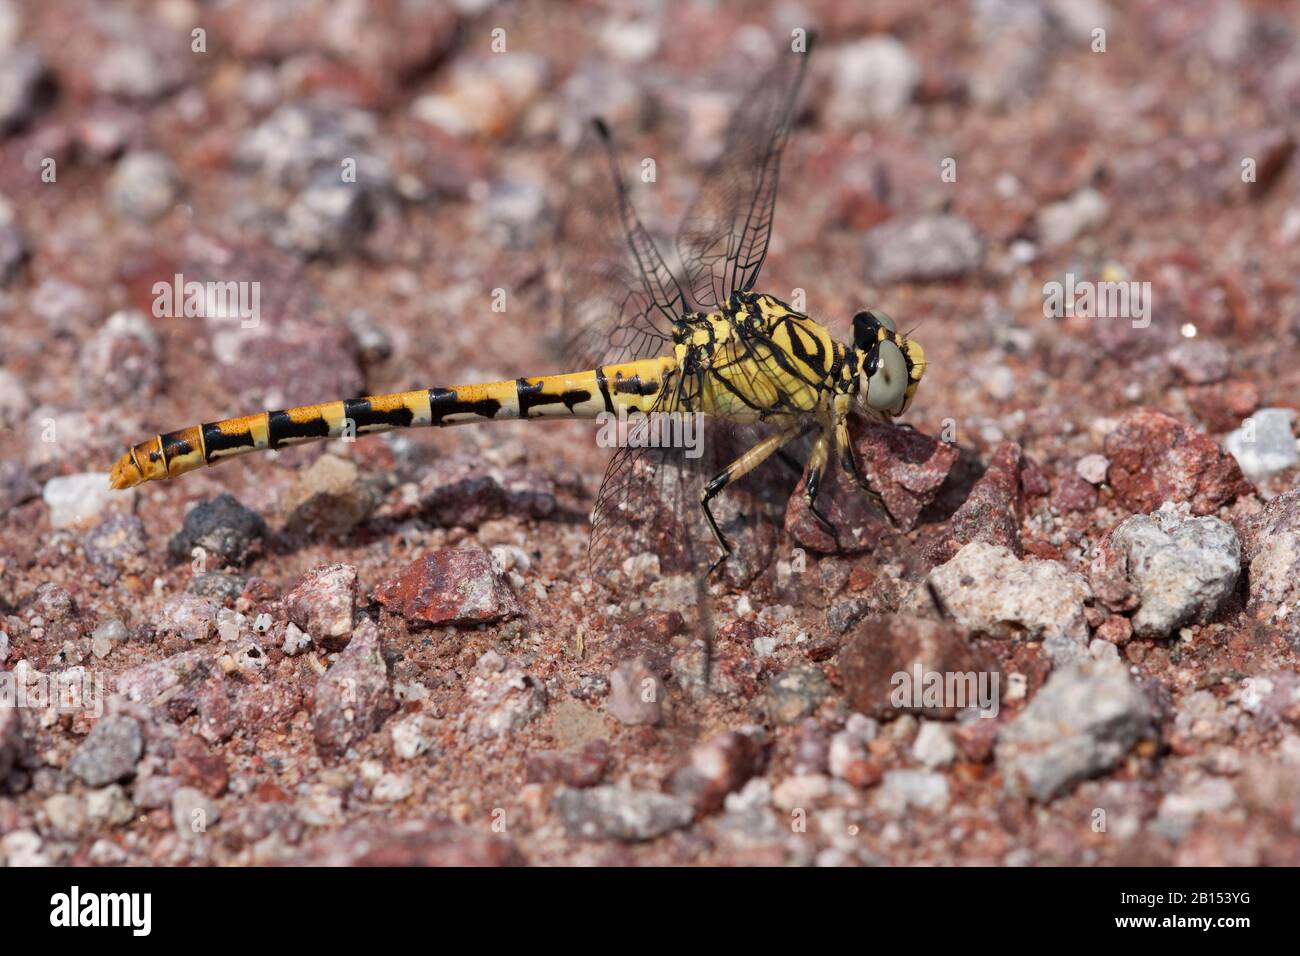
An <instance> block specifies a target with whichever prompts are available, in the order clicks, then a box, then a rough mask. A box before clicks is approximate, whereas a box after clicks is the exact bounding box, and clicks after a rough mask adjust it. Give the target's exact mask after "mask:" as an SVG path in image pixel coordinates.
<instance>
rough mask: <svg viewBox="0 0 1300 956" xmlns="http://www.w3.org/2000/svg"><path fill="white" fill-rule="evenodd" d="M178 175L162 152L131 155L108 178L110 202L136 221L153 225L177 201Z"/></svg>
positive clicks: (119, 163) (126, 156)
mask: <svg viewBox="0 0 1300 956" xmlns="http://www.w3.org/2000/svg"><path fill="white" fill-rule="evenodd" d="M176 193H177V184H176V173H175V170H174V169H173V167H172V163H171V160H169V159H168V158H167V157H166V156H164V155H163V154H162V153H156V152H135V153H127V154H126V155H125V156H123V157H122V158H121V159H119V160H118V161H117V165H116V166H115V167H114V169H113V173H112V175H111V176H109V179H108V201H109V203H110V204H111V205H112V206H113V207H114V208H116V209H117V210H119V211H120V212H123V213H126V214H127V215H128V216H130V217H131V218H133V219H138V220H140V221H141V222H153V221H154V220H155V219H159V218H161V217H162V216H164V215H166V214H167V212H168V211H169V210H170V209H171V207H172V205H173V204H174V203H175V202H176Z"/></svg>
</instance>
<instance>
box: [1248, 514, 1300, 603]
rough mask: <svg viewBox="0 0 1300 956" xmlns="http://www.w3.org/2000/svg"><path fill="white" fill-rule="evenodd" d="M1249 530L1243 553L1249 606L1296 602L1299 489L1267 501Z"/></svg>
mask: <svg viewBox="0 0 1300 956" xmlns="http://www.w3.org/2000/svg"><path fill="white" fill-rule="evenodd" d="M1251 530H1252V533H1251V534H1250V536H1249V538H1248V541H1249V545H1248V548H1247V553H1246V557H1247V558H1248V559H1249V561H1250V602H1251V604H1252V605H1254V606H1259V605H1261V604H1279V605H1280V604H1284V603H1285V604H1294V603H1297V602H1300V489H1295V490H1292V491H1288V492H1286V493H1284V494H1281V495H1278V496H1277V497H1276V498H1274V499H1273V500H1272V501H1270V502H1269V503H1268V504H1267V505H1266V506H1265V507H1264V512H1263V514H1262V515H1261V516H1260V517H1259V519H1258V527H1257V528H1254V529H1251Z"/></svg>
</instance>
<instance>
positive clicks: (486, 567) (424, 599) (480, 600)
mask: <svg viewBox="0 0 1300 956" xmlns="http://www.w3.org/2000/svg"><path fill="white" fill-rule="evenodd" d="M375 600H377V601H378V602H379V603H380V604H382V605H383V606H384V607H386V608H388V610H390V611H392V612H394V613H395V614H400V615H401V616H402V617H404V618H406V619H407V620H408V621H412V622H415V623H425V624H453V625H456V624H466V625H468V624H488V623H492V622H493V621H501V620H505V619H507V618H511V617H517V616H519V615H520V614H522V613H523V610H522V608H520V606H519V602H518V600H517V599H516V598H515V595H514V592H513V591H512V590H511V589H510V585H509V584H508V583H507V582H506V580H505V579H504V577H503V576H502V575H501V574H499V573H498V572H497V570H496V568H494V567H493V565H492V559H491V557H490V556H489V555H488V553H487V552H486V551H484V550H482V549H481V548H442V549H439V550H437V551H430V552H428V553H426V554H424V555H422V556H421V557H419V558H417V559H416V560H415V561H413V562H411V563H410V564H409V565H407V566H406V568H404V569H403V570H402V571H400V572H398V574H397V575H395V576H394V577H392V578H390V579H389V580H388V581H386V582H384V583H383V584H382V585H380V586H379V587H378V588H377V589H376V590H375Z"/></svg>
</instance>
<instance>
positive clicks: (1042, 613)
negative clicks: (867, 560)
mask: <svg viewBox="0 0 1300 956" xmlns="http://www.w3.org/2000/svg"><path fill="white" fill-rule="evenodd" d="M929 582H930V584H932V585H933V586H934V589H935V591H936V592H937V593H938V595H939V599H940V601H942V603H943V606H944V608H945V609H946V610H947V612H948V613H949V614H950V615H952V616H953V618H955V619H956V621H957V623H958V624H959V625H960V626H962V627H964V628H966V629H967V630H972V631H979V632H981V633H985V634H989V635H990V636H993V637H999V638H1017V639H1021V640H1041V641H1043V642H1044V646H1045V649H1046V651H1047V653H1048V656H1049V657H1051V658H1052V660H1054V661H1062V660H1071V659H1076V658H1077V657H1079V656H1081V655H1082V652H1083V648H1084V647H1085V646H1086V644H1087V640H1088V621H1087V618H1086V617H1085V616H1084V604H1085V603H1086V602H1087V601H1088V600H1089V599H1090V598H1091V596H1092V591H1091V589H1090V588H1089V587H1088V582H1087V581H1085V580H1084V579H1083V577H1081V576H1080V575H1078V574H1075V573H1074V572H1072V571H1068V570H1066V568H1065V567H1064V566H1063V565H1061V564H1059V563H1058V562H1056V561H1038V560H1025V561H1022V560H1020V559H1019V558H1017V557H1016V556H1015V554H1013V553H1012V552H1011V551H1010V550H1008V549H1007V548H1003V547H999V546H997V545H991V544H985V543H984V542H981V541H976V542H973V543H971V544H968V545H966V546H965V547H964V548H962V549H961V550H960V551H958V552H957V554H956V556H955V557H953V559H952V560H951V561H949V562H948V563H947V564H944V565H941V566H939V567H937V568H935V569H934V570H933V571H931V572H930V575H929Z"/></svg>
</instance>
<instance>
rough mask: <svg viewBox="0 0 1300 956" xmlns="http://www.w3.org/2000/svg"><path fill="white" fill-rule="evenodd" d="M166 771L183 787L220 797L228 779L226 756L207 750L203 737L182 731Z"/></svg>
mask: <svg viewBox="0 0 1300 956" xmlns="http://www.w3.org/2000/svg"><path fill="white" fill-rule="evenodd" d="M167 772H168V773H169V774H170V775H171V776H173V777H175V778H176V779H177V780H179V781H180V782H181V785H182V786H187V787H195V788H197V789H199V790H202V791H203V792H204V793H206V794H207V795H208V796H210V797H219V796H221V795H222V794H223V793H225V792H226V785H227V784H228V783H229V782H230V771H229V770H227V769H226V758H225V757H224V756H222V755H221V754H220V753H214V752H212V751H209V750H208V745H207V744H206V743H204V741H203V739H202V738H200V737H196V736H195V735H194V734H182V735H181V737H180V738H179V739H178V740H177V741H176V743H175V744H174V745H173V756H172V761H171V763H170V764H169V765H168V767H167Z"/></svg>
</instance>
